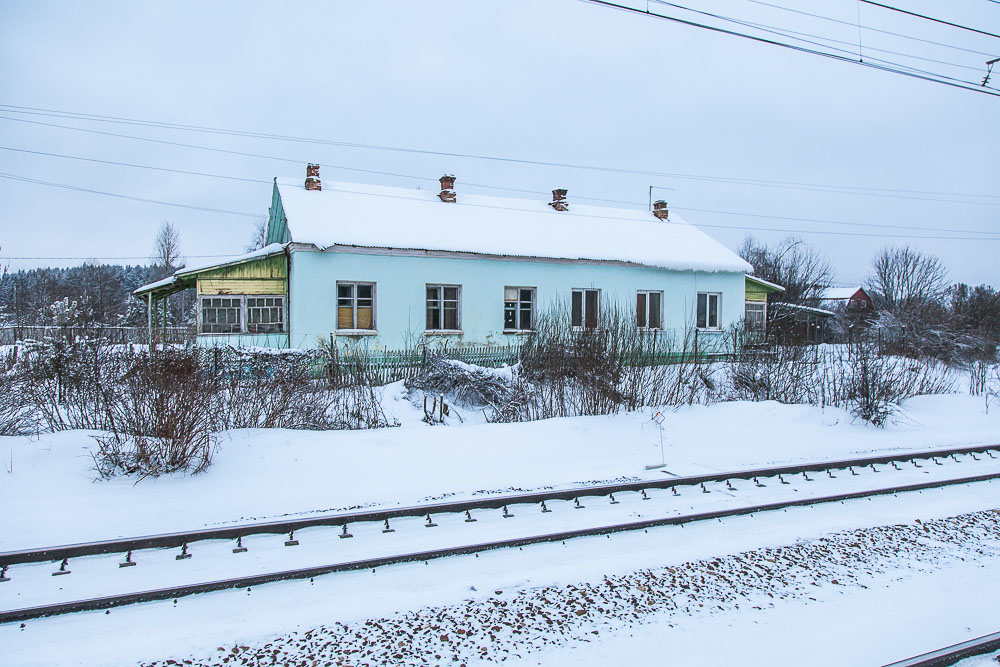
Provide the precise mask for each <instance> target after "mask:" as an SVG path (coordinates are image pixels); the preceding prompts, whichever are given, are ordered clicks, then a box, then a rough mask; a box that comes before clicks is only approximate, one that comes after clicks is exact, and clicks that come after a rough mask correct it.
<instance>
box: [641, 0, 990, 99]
mask: <svg viewBox="0 0 1000 667" xmlns="http://www.w3.org/2000/svg"><path fill="white" fill-rule="evenodd" d="M649 2H653V3H655V4H658V5H665V6H667V7H673V8H675V9H681V10H684V11H689V12H693V13H695V14H700V15H702V16H708V17H711V18H715V19H718V20H720V21H726V22H729V23H735V24H737V25H742V26H745V27H748V28H754V29H756V30H760V31H762V32H766V33H769V34H772V35H780V36H782V37H787V38H789V39H794V40H796V41H799V42H803V43H805V44H812V45H813V46H820V47H823V48H826V49H832V50H834V51H839V52H840V53H846V54H848V55H850V56H852V60H853V56H854V53H855V52H854V50H849V49H842V48H839V47H836V46H831V45H830V44H827V43H824V42H834V43H840V44H851V45H853V44H854V43H853V42H847V41H843V40H838V39H830V38H827V37H823V36H821V35H813V34H810V33H804V32H798V31H794V30H785V29H784V28H778V27H775V26H771V25H767V24H764V23H755V22H752V21H745V20H743V19H736V18H732V17H729V16H723V15H721V14H713V13H712V12H706V11H702V10H700V9H692V8H690V7H685V6H684V5H679V4H676V3H673V2H667V0H649ZM795 35H801V37H796V36H795ZM805 37H812V38H814V39H821V40H824V42H817V41H813V40H812V39H805ZM865 48H866V49H867V50H868V51H883V52H887V53H892V54H895V55H901V56H904V57H908V58H914V59H917V60H928V61H930V62H935V63H939V64H943V65H949V66H952V67H960V68H963V69H968V70H972V71H975V72H979V71H981V69H982V68H980V67H969V66H968V65H960V64H958V63H951V62H945V61H942V60H934V59H932V58H922V57H920V56H911V55H909V54H906V53H901V52H898V51H886V50H885V49H877V48H871V47H865ZM868 60H869V61H875V62H880V63H884V64H887V65H895V66H896V67H904V68H906V69H907V70H910V71H912V72H917V73H919V74H926V75H928V76H935V77H940V78H942V79H948V80H949V81H957V82H959V83H964V84H968V85H974V82H972V81H967V80H965V79H959V78H956V77H951V76H947V75H944V74H940V73H937V72H931V71H929V70H923V69H919V68H916V67H912V66H910V65H905V64H903V63H899V62H896V61H893V60H885V59H883V58H873V57H871V56H869V57H868ZM990 88H991V89H992V86H990Z"/></svg>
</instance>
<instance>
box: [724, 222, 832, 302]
mask: <svg viewBox="0 0 1000 667" xmlns="http://www.w3.org/2000/svg"><path fill="white" fill-rule="evenodd" d="M740 257H742V258H743V259H745V260H746V261H747V262H749V263H750V265H751V266H753V270H754V275H755V276H757V277H758V278H761V279H763V280H766V281H768V282H772V283H777V284H778V285H781V286H782V287H784V288H785V291H784V292H779V293H776V294H774V297H773V298H774V300H776V301H787V302H788V303H796V304H799V303H802V302H807V301H811V300H815V299H819V298H820V297H821V296H822V292H823V290H824V289H826V288H827V287H829V286H830V283H831V282H833V269H832V268H830V263H829V262H828V261H827V260H826V258H825V257H823V255H822V254H820V252H819V251H818V250H816V248H814V247H812V246H811V245H809V244H808V243H806V242H805V241H803V240H802V239H798V238H795V237H794V236H789V237H788V238H786V239H784V240H783V241H781V242H780V243H779V244H778V245H776V246H774V247H773V248H772V247H769V246H767V245H766V244H764V243H759V242H758V241H757V240H756V239H754V238H753V237H752V236H748V237H747V238H746V239H745V240H744V241H743V247H742V248H740Z"/></svg>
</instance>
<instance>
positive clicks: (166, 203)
mask: <svg viewBox="0 0 1000 667" xmlns="http://www.w3.org/2000/svg"><path fill="white" fill-rule="evenodd" d="M0 178H7V179H10V180H12V181H23V182H25V183H34V184H36V185H47V186H49V187H53V188H62V189H64V190H75V191H77V192H89V193H90V194H95V195H105V196H107V197H116V198H118V199H128V200H131V201H139V202H145V203H147V204H162V205H163V206H176V207H178V208H189V209H193V210H196V211H206V212H208V213H225V214H227V215H240V216H244V217H247V218H260V217H262V215H261V214H259V213H243V212H242V211H230V210H227V209H224V208H211V207H208V206H195V205H193V204H181V203H179V202H171V201H163V200H160V199H147V198H145V197H133V196H131V195H123V194H119V193H117V192H105V191H103V190H92V189H90V188H82V187H79V186H76V185H67V184H65V183H53V182H51V181H42V180H38V179H36V178H28V177H27V176H19V175H17V174H7V173H4V172H0Z"/></svg>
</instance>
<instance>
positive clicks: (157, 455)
mask: <svg viewBox="0 0 1000 667" xmlns="http://www.w3.org/2000/svg"><path fill="white" fill-rule="evenodd" d="M126 361H127V363H128V368H127V370H126V372H125V373H124V374H123V375H122V376H121V377H119V378H117V382H116V386H115V387H114V388H113V389H109V390H108V398H107V400H106V401H105V403H104V405H105V406H106V415H105V416H106V419H107V428H106V430H107V431H109V433H108V434H107V435H101V436H95V440H96V441H97V445H98V450H97V452H96V453H95V454H94V462H95V466H96V469H97V472H98V473H99V474H100V475H101V476H102V477H105V478H107V477H112V476H115V475H122V474H124V475H132V474H137V475H139V476H140V478H142V477H146V476H150V475H151V476H156V475H162V474H166V473H172V472H178V471H182V470H183V471H190V472H199V471H201V470H204V469H205V468H207V467H208V466H209V464H210V463H211V460H212V452H213V450H214V448H215V438H214V436H213V435H212V423H213V414H212V412H213V401H212V397H213V393H214V392H213V389H214V387H213V383H212V382H211V381H210V378H207V377H206V374H205V373H204V372H203V370H202V368H201V367H200V365H199V363H198V358H197V356H196V354H195V353H194V351H193V350H189V349H187V350H166V351H161V352H156V353H154V354H152V355H150V354H129V355H127V358H126Z"/></svg>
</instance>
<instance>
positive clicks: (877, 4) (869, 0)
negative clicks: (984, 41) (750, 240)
mask: <svg viewBox="0 0 1000 667" xmlns="http://www.w3.org/2000/svg"><path fill="white" fill-rule="evenodd" d="M858 1H859V2H863V3H865V4H866V5H873V6H875V7H881V8H882V9H890V10H892V11H894V12H899V13H900V14H906V15H908V16H915V17H917V18H921V19H926V20H928V21H933V22H934V23H942V24H944V25H950V26H951V27H953V28H961V29H962V30H968V31H969V32H977V33H979V34H980V35H986V36H988V37H997V38H1000V35H998V34H996V33H995V32H986V31H985V30H979V29H978V28H970V27H968V26H964V25H959V24H958V23H952V22H951V21H944V20H942V19H936V18H933V17H930V16H926V15H924V14H918V13H916V12H911V11H907V10H905V9H899V8H898V7H892V6H890V5H883V4H882V3H881V2H872V0H858Z"/></svg>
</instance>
